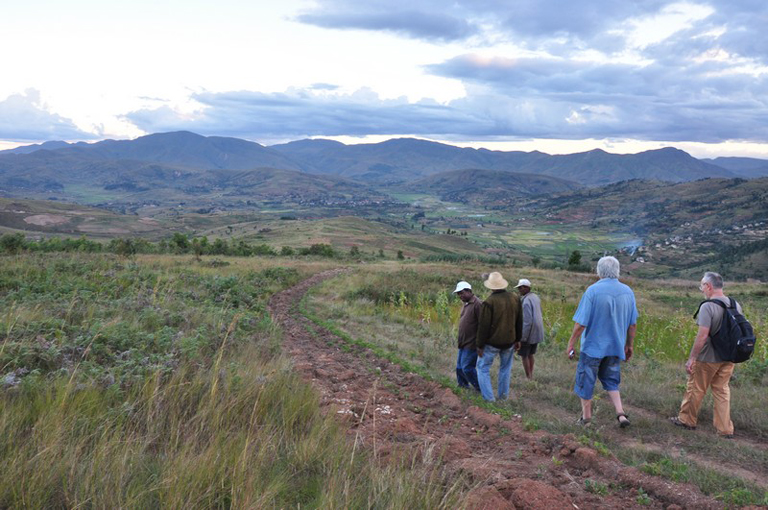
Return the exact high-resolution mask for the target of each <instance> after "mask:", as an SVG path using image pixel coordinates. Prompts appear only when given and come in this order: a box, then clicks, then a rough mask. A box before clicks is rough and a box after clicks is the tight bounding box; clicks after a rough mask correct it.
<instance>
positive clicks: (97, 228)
mask: <svg viewBox="0 0 768 510" xmlns="http://www.w3.org/2000/svg"><path fill="white" fill-rule="evenodd" d="M168 228H169V225H168V224H166V223H164V222H162V221H158V220H156V219H152V218H141V217H139V216H134V215H124V214H115V213H113V212H110V211H105V210H103V209H96V208H93V207H85V206H81V205H77V204H69V203H64V202H55V201H49V200H21V199H15V198H14V199H8V198H0V234H1V233H6V232H26V233H27V234H30V233H35V232H37V233H39V234H41V235H43V234H65V235H67V234H68V235H74V236H80V235H88V236H95V237H104V238H111V237H116V236H126V235H130V236H142V237H149V238H160V237H165V236H167V235H168Z"/></svg>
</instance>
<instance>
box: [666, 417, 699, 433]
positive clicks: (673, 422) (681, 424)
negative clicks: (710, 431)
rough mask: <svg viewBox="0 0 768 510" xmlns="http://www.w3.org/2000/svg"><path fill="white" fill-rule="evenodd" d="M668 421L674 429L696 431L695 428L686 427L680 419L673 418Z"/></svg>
mask: <svg viewBox="0 0 768 510" xmlns="http://www.w3.org/2000/svg"><path fill="white" fill-rule="evenodd" d="M669 421H670V422H671V423H672V425H674V426H675V427H680V428H683V429H685V430H696V427H691V426H690V425H686V424H685V423H683V422H681V421H680V418H678V417H677V416H673V417H671V418H670V419H669Z"/></svg>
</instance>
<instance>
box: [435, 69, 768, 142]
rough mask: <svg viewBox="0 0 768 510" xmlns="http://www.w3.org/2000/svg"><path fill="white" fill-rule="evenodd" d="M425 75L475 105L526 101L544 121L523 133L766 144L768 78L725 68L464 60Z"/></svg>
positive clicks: (766, 75)
mask: <svg viewBox="0 0 768 510" xmlns="http://www.w3.org/2000/svg"><path fill="white" fill-rule="evenodd" d="M430 70H431V71H432V72H434V73H435V74H438V75H441V76H446V77H450V78H456V79H460V80H462V81H463V82H465V83H470V84H473V85H474V89H476V90H479V91H481V92H479V93H477V94H476V95H477V97H476V98H475V101H476V102H481V103H482V102H483V101H488V102H491V101H493V102H496V103H497V104H498V105H499V108H501V105H504V104H515V103H520V102H523V101H527V102H529V103H530V104H532V105H534V106H532V107H535V110H536V112H537V119H539V122H542V121H543V122H545V124H544V125H539V126H533V125H531V126H530V127H531V130H533V129H535V127H538V128H540V129H541V128H544V127H545V126H546V129H548V130H549V131H550V133H549V137H551V138H586V137H616V136H618V137H629V138H638V139H643V140H654V139H655V140H670V141H707V142H718V141H725V140H732V139H739V140H750V141H766V140H768V124H766V122H765V121H766V118H768V102H767V101H766V99H765V98H768V74H763V75H762V76H759V77H755V76H754V75H753V74H751V73H748V72H741V73H737V72H733V70H732V69H730V68H729V64H728V63H727V62H711V61H705V62H700V63H690V64H689V65H688V66H686V67H678V66H677V65H673V64H670V65H665V64H661V63H655V64H650V65H646V66H637V65H629V64H615V63H595V62H575V61H570V60H566V59H556V58H541V59H533V58H529V59H504V58H495V59H488V58H480V57H477V56H475V55H464V56H461V57H457V58H454V59H451V60H449V61H446V62H444V63H442V64H439V65H434V66H430ZM483 98H485V99H484V100H483Z"/></svg>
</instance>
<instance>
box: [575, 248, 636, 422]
mask: <svg viewBox="0 0 768 510" xmlns="http://www.w3.org/2000/svg"><path fill="white" fill-rule="evenodd" d="M597 275H598V276H599V277H600V281H598V282H597V283H594V284H592V285H590V286H589V287H588V288H587V290H586V291H585V292H584V294H583V295H582V296H581V301H580V302H579V307H578V308H577V309H576V313H575V314H574V316H573V321H574V322H575V324H574V325H573V333H571V338H570V340H568V348H567V350H566V352H567V354H568V357H569V358H573V355H574V348H575V345H576V340H577V339H578V338H581V353H580V354H579V366H578V368H577V369H576V382H575V384H574V388H573V391H574V393H576V394H577V395H578V396H579V397H580V398H581V418H579V421H578V423H579V424H580V425H587V424H589V423H590V421H591V420H592V396H593V394H594V390H595V382H596V381H597V380H598V379H599V380H600V382H601V383H602V385H603V388H604V389H605V390H606V391H607V392H608V397H609V398H610V399H611V403H612V404H613V406H614V408H615V409H616V419H617V420H618V422H619V426H620V427H622V428H624V427H628V426H629V425H630V423H629V419H628V418H627V415H626V414H625V413H624V408H623V407H622V404H621V394H620V393H619V384H620V383H621V364H620V362H621V360H629V358H631V357H632V353H633V350H634V345H633V344H634V341H635V329H636V324H637V305H636V303H635V294H634V292H632V289H630V288H629V287H628V286H627V285H624V284H623V283H621V282H620V281H619V261H618V260H616V258H615V257H603V258H601V259H600V260H599V261H598V262H597Z"/></svg>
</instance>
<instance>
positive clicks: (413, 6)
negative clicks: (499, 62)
mask: <svg viewBox="0 0 768 510" xmlns="http://www.w3.org/2000/svg"><path fill="white" fill-rule="evenodd" d="M295 19H296V21H298V22H301V23H306V24H311V25H315V26H319V27H323V28H329V29H360V30H371V31H385V32H389V33H395V34H399V35H402V36H404V37H408V38H414V39H423V40H427V41H435V40H443V41H462V40H466V39H469V38H471V37H474V36H477V37H475V39H476V40H477V41H486V42H490V41H493V43H496V42H499V41H506V42H511V43H514V44H515V45H517V46H519V47H522V48H526V49H529V50H535V51H547V52H549V53H551V54H553V55H561V56H566V55H573V54H578V53H580V52H585V51H597V52H601V53H604V54H606V55H616V54H621V53H623V52H626V51H629V50H640V51H643V50H644V44H643V43H644V41H649V40H650V41H653V42H660V41H658V40H656V41H654V37H663V38H664V39H665V40H666V39H669V40H672V41H677V42H683V43H684V42H688V43H689V44H691V45H693V46H699V47H700V49H701V46H702V44H706V45H707V46H708V47H709V49H710V50H711V49H714V48H722V49H724V50H725V51H726V52H728V53H730V54H736V55H739V56H740V57H743V58H748V59H755V60H756V61H758V62H762V63H766V62H768V60H766V59H768V38H766V37H765V36H764V27H765V26H768V2H763V1H761V0H707V1H702V0H682V1H670V0H643V1H642V2H617V1H616V0H589V1H571V2H564V1H562V0H454V1H452V2H450V3H446V2H443V1H438V0H390V1H382V0H372V1H366V2H357V1H353V0H316V2H315V6H314V8H312V9H310V10H307V11H304V12H302V13H300V14H299V15H297V16H296V18H295ZM713 30H714V31H722V33H721V34H719V35H718V36H717V37H704V38H703V39H700V38H701V37H703V36H704V35H705V34H708V33H710V32H712V31H713Z"/></svg>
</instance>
